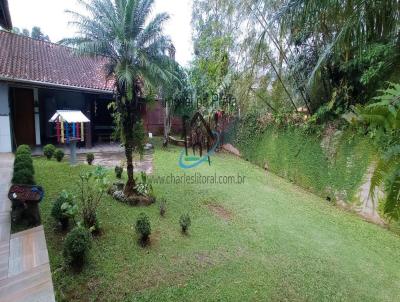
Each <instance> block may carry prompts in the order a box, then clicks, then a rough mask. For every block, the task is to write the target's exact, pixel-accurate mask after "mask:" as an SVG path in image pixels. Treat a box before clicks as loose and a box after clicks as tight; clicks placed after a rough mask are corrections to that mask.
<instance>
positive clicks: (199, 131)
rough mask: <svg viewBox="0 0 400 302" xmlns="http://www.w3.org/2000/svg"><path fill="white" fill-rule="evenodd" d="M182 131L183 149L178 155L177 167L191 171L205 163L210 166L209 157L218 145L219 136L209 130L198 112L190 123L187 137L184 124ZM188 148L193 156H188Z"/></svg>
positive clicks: (208, 126)
mask: <svg viewBox="0 0 400 302" xmlns="http://www.w3.org/2000/svg"><path fill="white" fill-rule="evenodd" d="M183 131H184V143H185V149H184V150H182V152H181V153H180V156H179V167H181V168H182V169H192V168H195V167H197V166H199V165H201V164H202V163H205V162H208V164H209V165H211V156H212V155H213V154H214V153H215V150H216V149H217V147H218V146H219V144H220V134H219V133H218V132H217V131H214V130H211V128H210V125H209V124H208V123H207V122H206V121H205V119H204V117H203V116H202V115H201V114H200V112H197V113H196V114H195V115H194V116H193V118H192V120H191V121H190V128H189V135H187V127H186V124H185V125H184V127H183ZM189 147H191V149H192V152H193V155H189V152H188V149H189ZM196 150H197V151H198V155H197V154H196ZM204 153H205V154H204Z"/></svg>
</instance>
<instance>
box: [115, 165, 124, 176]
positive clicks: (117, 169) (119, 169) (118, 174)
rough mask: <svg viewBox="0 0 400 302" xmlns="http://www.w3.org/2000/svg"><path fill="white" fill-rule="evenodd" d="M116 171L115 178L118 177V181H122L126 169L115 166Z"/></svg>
mask: <svg viewBox="0 0 400 302" xmlns="http://www.w3.org/2000/svg"><path fill="white" fill-rule="evenodd" d="M114 171H115V176H116V177H117V178H118V179H121V178H122V173H123V172H124V168H123V167H121V166H115V169H114Z"/></svg>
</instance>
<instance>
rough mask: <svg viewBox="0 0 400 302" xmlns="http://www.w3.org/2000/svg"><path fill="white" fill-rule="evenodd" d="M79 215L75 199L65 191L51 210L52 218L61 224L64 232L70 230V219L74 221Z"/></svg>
mask: <svg viewBox="0 0 400 302" xmlns="http://www.w3.org/2000/svg"><path fill="white" fill-rule="evenodd" d="M77 213H78V206H77V204H76V203H75V197H74V196H73V195H72V194H71V193H68V192H67V191H65V190H63V191H62V192H61V194H60V195H59V196H58V198H57V199H56V200H55V201H54V203H53V207H52V209H51V216H53V218H54V219H55V220H56V221H58V222H59V223H60V224H61V227H62V229H63V230H65V229H67V228H68V225H69V219H74V218H75V216H76V214H77Z"/></svg>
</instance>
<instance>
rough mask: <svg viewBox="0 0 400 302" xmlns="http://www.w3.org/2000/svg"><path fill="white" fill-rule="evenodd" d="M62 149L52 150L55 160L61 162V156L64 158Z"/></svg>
mask: <svg viewBox="0 0 400 302" xmlns="http://www.w3.org/2000/svg"><path fill="white" fill-rule="evenodd" d="M64 155H65V154H64V151H63V150H61V149H57V150H56V151H55V152H54V157H55V158H56V160H57V161H58V162H61V161H62V160H63V158H64Z"/></svg>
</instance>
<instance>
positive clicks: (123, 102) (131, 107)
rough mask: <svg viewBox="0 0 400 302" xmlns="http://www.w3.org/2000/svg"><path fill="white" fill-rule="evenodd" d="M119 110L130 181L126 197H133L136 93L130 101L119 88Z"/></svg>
mask: <svg viewBox="0 0 400 302" xmlns="http://www.w3.org/2000/svg"><path fill="white" fill-rule="evenodd" d="M117 91H118V95H117V110H118V113H119V114H120V127H121V128H122V129H121V130H122V135H123V140H124V143H125V157H126V165H127V174H128V181H127V183H126V185H125V188H124V194H125V196H132V195H133V194H134V193H135V187H136V182H135V178H134V176H133V148H134V132H133V131H134V122H135V102H136V93H134V96H133V100H128V99H127V96H126V93H124V88H123V87H117Z"/></svg>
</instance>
